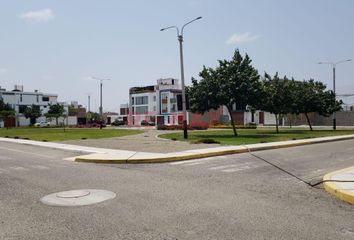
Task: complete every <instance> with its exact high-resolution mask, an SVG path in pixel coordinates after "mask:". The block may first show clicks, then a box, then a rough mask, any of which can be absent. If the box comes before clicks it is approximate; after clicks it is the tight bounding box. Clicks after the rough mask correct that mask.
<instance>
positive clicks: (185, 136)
mask: <svg viewBox="0 0 354 240" xmlns="http://www.w3.org/2000/svg"><path fill="white" fill-rule="evenodd" d="M201 18H202V17H197V18H195V19H193V20H192V21H189V22H187V23H186V24H184V25H183V26H182V29H181V33H180V31H179V28H178V27H176V26H170V27H166V28H162V29H161V30H160V31H165V30H167V29H170V28H175V29H176V30H177V39H178V42H179V56H180V65H181V83H182V111H183V125H182V128H183V137H184V139H187V138H188V130H187V129H188V124H187V107H186V89H185V84H184V65H183V30H184V27H185V26H187V25H188V24H190V23H192V22H194V21H197V20H199V19H201Z"/></svg>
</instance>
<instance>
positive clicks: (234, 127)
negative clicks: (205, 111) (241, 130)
mask: <svg viewBox="0 0 354 240" xmlns="http://www.w3.org/2000/svg"><path fill="white" fill-rule="evenodd" d="M231 109H232V108H231V107H229V106H227V110H228V111H229V114H230V118H231V125H232V129H233V130H234V136H235V137H237V131H236V126H235V122H234V117H233V116H232V114H231Z"/></svg>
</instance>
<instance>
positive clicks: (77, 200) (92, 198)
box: [40, 189, 116, 207]
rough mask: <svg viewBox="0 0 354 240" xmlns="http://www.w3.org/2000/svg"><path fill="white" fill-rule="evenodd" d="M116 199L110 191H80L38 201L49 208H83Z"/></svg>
mask: <svg viewBox="0 0 354 240" xmlns="http://www.w3.org/2000/svg"><path fill="white" fill-rule="evenodd" d="M115 197H116V194H115V193H114V192H111V191H106V190H100V189H80V190H70V191H65V192H58V193H52V194H49V195H47V196H44V197H42V198H41V199H40V201H41V202H42V203H44V204H46V205H50V206H62V207H71V206H85V205H90V204H95V203H100V202H103V201H106V200H109V199H113V198H115Z"/></svg>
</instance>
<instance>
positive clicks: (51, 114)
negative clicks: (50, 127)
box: [45, 103, 65, 126]
mask: <svg viewBox="0 0 354 240" xmlns="http://www.w3.org/2000/svg"><path fill="white" fill-rule="evenodd" d="M64 113H65V110H64V106H63V105H61V104H59V103H56V104H53V105H49V110H48V113H46V114H45V116H46V118H49V119H52V118H55V122H56V125H57V126H58V125H59V122H58V119H59V118H60V117H65V115H64Z"/></svg>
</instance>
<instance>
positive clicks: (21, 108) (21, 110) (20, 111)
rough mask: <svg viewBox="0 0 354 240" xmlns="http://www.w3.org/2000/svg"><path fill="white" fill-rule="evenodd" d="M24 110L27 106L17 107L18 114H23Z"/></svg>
mask: <svg viewBox="0 0 354 240" xmlns="http://www.w3.org/2000/svg"><path fill="white" fill-rule="evenodd" d="M26 108H27V105H20V106H19V107H18V112H19V113H25V110H26Z"/></svg>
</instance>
